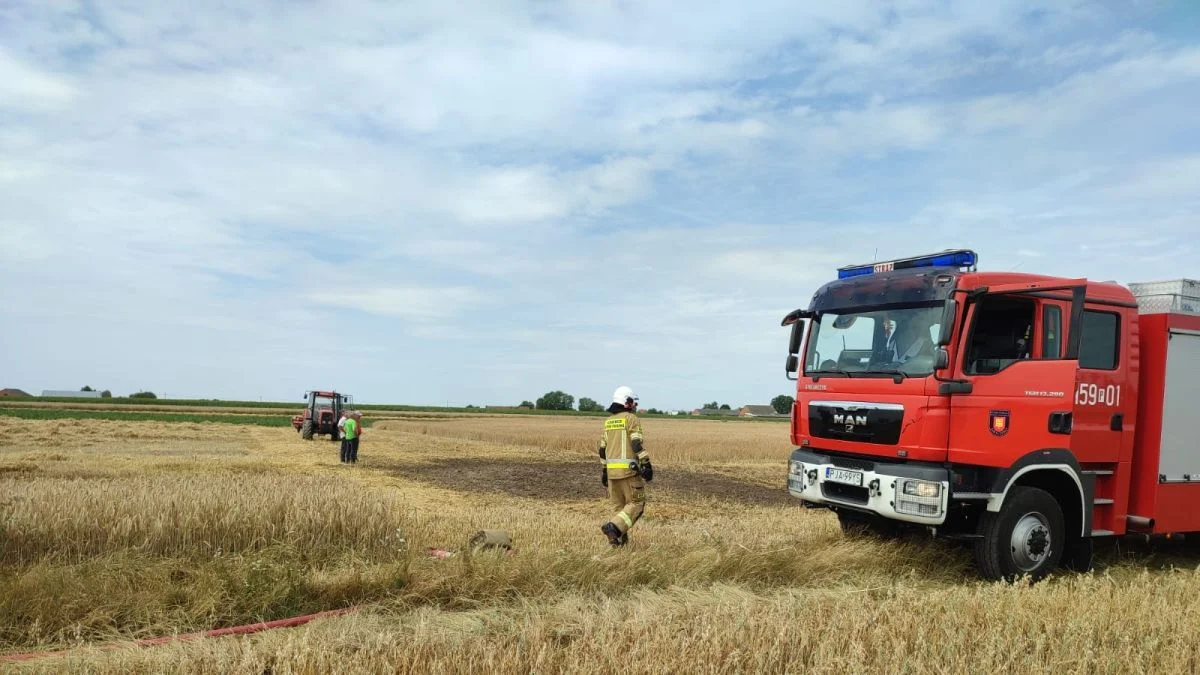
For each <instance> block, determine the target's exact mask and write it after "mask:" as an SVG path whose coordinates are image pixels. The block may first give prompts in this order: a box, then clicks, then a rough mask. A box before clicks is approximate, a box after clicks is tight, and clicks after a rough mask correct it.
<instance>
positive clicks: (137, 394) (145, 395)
mask: <svg viewBox="0 0 1200 675" xmlns="http://www.w3.org/2000/svg"><path fill="white" fill-rule="evenodd" d="M79 391H96V390H95V389H92V388H91V386H83V387H80V388H79ZM100 398H112V392H111V391H109V390H108V389H105V390H104V391H102V392H100ZM129 398H158V396H156V395H155V394H154V392H152V391H139V392H135V393H133V394H130V395H129Z"/></svg>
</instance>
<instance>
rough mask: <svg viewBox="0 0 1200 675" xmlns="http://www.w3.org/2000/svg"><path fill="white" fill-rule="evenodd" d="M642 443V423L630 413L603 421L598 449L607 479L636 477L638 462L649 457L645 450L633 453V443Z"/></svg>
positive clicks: (616, 415) (623, 413)
mask: <svg viewBox="0 0 1200 675" xmlns="http://www.w3.org/2000/svg"><path fill="white" fill-rule="evenodd" d="M634 441H638V442H639V443H641V441H642V423H641V421H640V420H638V418H637V415H634V414H633V413H631V412H619V413H617V414H615V415H613V416H612V417H609V418H608V419H606V420H604V433H603V434H602V435H601V436H600V447H601V448H602V449H603V450H604V459H603V460H601V461H602V462H604V467H605V469H607V470H608V477H609V478H614V479H619V478H629V477H630V476H636V475H638V460H639V459H641V458H644V457H649V455H648V454H647V453H646V451H645V450H642V452H640V453H636V454H635V453H634V450H633V442H634Z"/></svg>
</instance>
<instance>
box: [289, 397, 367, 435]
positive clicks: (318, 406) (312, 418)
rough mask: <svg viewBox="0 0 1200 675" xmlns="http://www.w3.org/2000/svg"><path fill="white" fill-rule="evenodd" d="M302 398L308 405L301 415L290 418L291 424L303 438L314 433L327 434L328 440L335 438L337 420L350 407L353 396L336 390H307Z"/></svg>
mask: <svg viewBox="0 0 1200 675" xmlns="http://www.w3.org/2000/svg"><path fill="white" fill-rule="evenodd" d="M304 398H305V400H306V401H308V406H307V408H305V410H304V413H303V414H302V415H296V416H295V417H293V418H292V426H293V427H295V428H296V431H298V432H300V435H301V436H302V437H303V438H304V439H305V440H309V439H311V438H312V437H313V436H314V435H316V434H328V435H329V438H330V440H337V438H338V428H337V423H338V420H339V419H341V417H342V414H343V413H344V412H345V411H346V410H348V409H350V407H351V405H352V400H353V397H351V396H350V395H348V394H339V393H338V392H336V391H307V392H305V393H304Z"/></svg>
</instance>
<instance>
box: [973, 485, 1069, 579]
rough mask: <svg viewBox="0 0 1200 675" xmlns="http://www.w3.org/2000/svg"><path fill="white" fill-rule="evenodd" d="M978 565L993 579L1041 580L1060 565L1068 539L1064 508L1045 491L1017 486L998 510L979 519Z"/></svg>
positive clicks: (976, 563) (976, 543)
mask: <svg viewBox="0 0 1200 675" xmlns="http://www.w3.org/2000/svg"><path fill="white" fill-rule="evenodd" d="M979 534H980V535H981V537H980V539H978V540H977V541H976V542H975V565H976V566H977V567H978V568H979V572H980V574H982V575H983V576H984V577H985V578H987V579H991V580H1000V579H1005V580H1009V581H1011V580H1013V579H1016V578H1017V577H1019V576H1022V575H1028V576H1029V577H1030V578H1031V579H1033V580H1035V581H1036V580H1038V579H1041V578H1042V577H1044V576H1046V575H1047V574H1049V573H1050V571H1051V570H1053V569H1054V568H1055V567H1057V566H1058V561H1059V560H1060V559H1061V558H1062V555H1063V548H1064V544H1065V542H1066V528H1065V526H1064V524H1063V514H1062V508H1061V507H1060V506H1059V505H1058V502H1057V501H1056V500H1055V499H1054V497H1051V496H1050V493H1048V492H1046V491H1045V490H1041V489H1038V488H1035V487H1025V486H1017V487H1014V488H1013V489H1012V490H1011V491H1009V493H1008V499H1006V500H1005V501H1004V506H1002V507H1000V512H999V513H992V512H990V511H989V512H987V513H984V514H983V515H982V516H981V517H980V519H979Z"/></svg>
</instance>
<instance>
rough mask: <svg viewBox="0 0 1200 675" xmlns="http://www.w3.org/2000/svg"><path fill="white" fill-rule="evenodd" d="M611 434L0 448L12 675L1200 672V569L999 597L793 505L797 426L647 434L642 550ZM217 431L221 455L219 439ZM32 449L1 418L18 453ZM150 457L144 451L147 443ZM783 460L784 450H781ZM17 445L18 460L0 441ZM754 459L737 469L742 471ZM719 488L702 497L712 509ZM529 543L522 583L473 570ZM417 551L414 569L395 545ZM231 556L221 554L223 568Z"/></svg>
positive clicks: (907, 545)
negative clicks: (361, 607)
mask: <svg viewBox="0 0 1200 675" xmlns="http://www.w3.org/2000/svg"><path fill="white" fill-rule="evenodd" d="M596 426H597V423H596V421H595V420H587V419H560V418H475V419H457V420H449V421H438V422H409V421H405V422H393V421H388V422H382V423H380V428H375V429H372V430H370V431H368V432H367V434H366V435H365V437H364V440H363V446H362V461H361V462H360V465H359V466H356V467H344V466H341V465H340V464H338V463H337V461H336V459H335V455H336V448H335V447H334V445H333V444H331V443H328V442H318V441H313V442H304V441H301V440H300V439H298V438H297V437H296V436H295V434H294V433H289V432H287V431H285V430H277V429H267V428H234V427H221V426H220V425H170V424H155V423H150V422H146V423H126V422H95V421H87V422H83V421H79V422H74V421H71V422H69V421H63V422H52V423H47V428H46V429H41V430H38V431H36V432H35V433H34V434H33V435H32V438H31V439H30V441H27V442H18V443H15V444H14V443H6V444H5V445H3V446H0V544H2V545H0V642H2V644H3V649H4V650H5V651H15V650H25V649H32V648H40V647H47V646H62V645H68V644H76V645H78V644H81V643H82V642H85V641H94V640H97V639H109V638H116V637H122V638H129V637H142V636H148V635H153V634H163V633H167V634H169V633H171V632H173V631H187V630H196V629H199V628H206V627H210V626H217V625H230V624H233V623H238V622H241V621H249V620H253V619H258V618H277V617H281V616H289V615H292V614H299V613H303V612H307V611H316V610H320V609H330V608H334V607H338V606H345V605H347V604H353V603H358V602H364V601H366V602H370V603H371V606H370V608H369V609H368V610H366V611H364V612H362V613H360V614H358V615H355V616H351V617H344V618H339V619H330V620H325V621H321V622H319V623H317V624H313V625H311V626H309V627H306V628H303V629H295V630H287V631H276V632H272V633H266V634H262V635H259V636H255V637H252V638H226V639H220V640H208V641H203V642H199V643H193V644H182V645H172V646H168V647H162V648H153V649H144V650H137V649H122V650H118V651H111V652H109V651H98V650H95V649H86V648H85V649H82V650H76V651H73V652H71V654H70V656H69V657H67V658H66V659H63V658H60V657H54V658H51V659H49V660H42V661H37V662H31V663H29V664H26V665H25V666H22V668H29V669H33V670H44V671H60V670H64V669H65V670H82V671H88V672H131V671H141V672H163V671H187V672H194V671H203V672H255V673H260V672H264V671H267V670H270V671H272V672H329V671H338V672H392V671H396V672H462V671H466V672H494V671H499V672H558V671H566V672H584V671H586V672H677V671H699V672H745V671H762V670H767V671H773V672H778V671H788V670H791V671H797V672H800V671H839V672H846V671H855V672H857V671H864V670H884V671H887V672H926V671H935V672H962V671H981V670H988V671H992V670H999V671H1018V670H1020V671H1027V670H1030V669H1032V670H1038V671H1049V670H1054V671H1064V672H1146V671H1151V670H1156V671H1161V670H1167V671H1170V672H1175V671H1181V670H1188V671H1192V670H1195V669H1196V667H1197V665H1198V664H1197V649H1198V648H1197V647H1196V646H1194V645H1193V640H1192V636H1193V635H1194V634H1195V633H1196V630H1197V629H1198V628H1200V609H1195V608H1193V607H1192V603H1191V602H1190V598H1191V597H1192V596H1194V594H1195V589H1196V588H1197V587H1198V586H1200V579H1198V578H1197V573H1196V572H1193V571H1175V570H1176V569H1180V568H1194V567H1195V565H1196V562H1197V560H1200V558H1197V557H1196V556H1195V555H1194V554H1187V553H1184V554H1182V555H1171V556H1164V555H1163V554H1161V553H1140V554H1131V553H1129V552H1125V553H1123V554H1122V553H1119V552H1116V551H1109V552H1107V553H1106V554H1105V556H1104V559H1103V560H1104V563H1105V564H1106V568H1105V569H1104V570H1103V571H1102V572H1098V573H1096V574H1093V575H1084V576H1059V577H1056V578H1052V579H1050V580H1049V581H1047V582H1045V583H1042V584H1038V585H1037V586H1034V587H1032V588H1030V587H1025V586H1021V585H1017V586H1008V585H1003V584H987V583H982V582H980V581H978V580H977V579H976V578H975V576H974V575H973V573H972V572H971V571H970V569H969V565H968V558H967V556H966V555H965V552H964V551H962V550H961V549H958V548H954V547H951V546H947V545H943V544H940V543H937V542H928V541H923V540H916V541H905V542H879V541H873V540H866V539H846V538H845V537H843V536H842V535H841V533H840V531H839V529H838V527H837V524H836V520H835V519H833V518H832V517H830V516H829V514H826V513H822V512H811V511H806V510H804V509H801V508H799V507H798V506H797V505H796V504H795V503H794V502H793V501H791V500H790V498H786V497H785V496H781V494H780V493H782V491H783V487H782V483H783V468H782V466H783V461H784V458H785V457H786V454H787V442H786V433H787V427H786V425H781V424H778V423H746V422H696V421H687V422H684V421H673V420H672V421H665V420H654V421H652V422H647V437H648V445H649V447H650V449H651V451H652V452H653V453H654V458H655V463H656V465H657V467H656V468H657V471H658V472H660V473H661V477H660V480H657V481H656V482H655V483H654V484H653V485H652V490H651V501H650V505H649V510H648V515H647V518H646V520H644V521H643V522H642V523H640V524H639V525H638V528H637V530H635V532H634V537H633V543H632V544H631V545H630V546H629V547H628V548H627V549H624V550H619V551H613V550H610V549H609V548H608V547H607V546H606V545H605V544H604V542H603V538H602V537H601V535H600V534H599V531H598V529H597V526H598V525H599V524H600V523H601V522H602V521H603V520H604V519H605V518H606V517H607V516H608V507H607V505H606V504H605V503H604V500H603V492H602V488H601V487H600V485H599V481H598V476H597V475H595V471H594V469H595V468H596V466H597V463H595V462H594V457H595V456H594V452H595V450H594V438H593V437H594V436H595V435H596V434H595V433H594V432H595V428H594V427H596ZM214 428H215V429H216V431H215V432H214V431H213V429H214ZM16 432H17V427H16V425H15V423H13V422H11V421H9V420H5V419H4V418H0V438H9V439H11V438H13V437H14V435H15V434H16ZM130 434H137V437H136V438H126V437H125V436H128V435H130ZM781 438H782V440H781ZM0 442H3V441H0ZM734 458H738V459H734ZM697 481H708V482H705V483H703V486H704V489H702V490H696V489H692V487H691V486H693V485H694V484H696V482H697ZM486 527H500V528H504V529H508V530H510V531H511V532H513V533H514V536H515V538H516V543H517V547H518V551H517V554H516V555H514V556H503V555H492V554H482V555H475V556H469V555H465V554H464V553H462V552H461V551H460V553H459V555H456V556H455V557H452V558H449V559H445V560H441V559H435V558H430V557H427V556H426V555H424V552H425V550H426V549H427V548H428V547H434V546H437V547H449V548H461V547H462V546H463V544H464V542H465V540H466V538H467V537H468V536H469V534H470V533H471V532H473V531H474V530H476V529H481V528H486ZM401 537H402V538H403V539H404V541H403V542H401V541H400V538H401ZM218 551H219V554H218Z"/></svg>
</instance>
